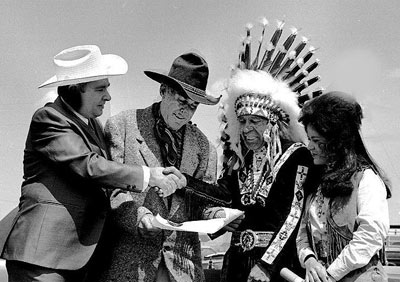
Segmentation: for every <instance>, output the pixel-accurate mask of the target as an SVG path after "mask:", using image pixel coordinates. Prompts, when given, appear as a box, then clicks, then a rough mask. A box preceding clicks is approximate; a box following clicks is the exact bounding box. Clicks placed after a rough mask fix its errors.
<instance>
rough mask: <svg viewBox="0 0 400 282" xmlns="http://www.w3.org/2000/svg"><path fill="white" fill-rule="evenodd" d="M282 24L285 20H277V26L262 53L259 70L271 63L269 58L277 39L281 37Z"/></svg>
mask: <svg viewBox="0 0 400 282" xmlns="http://www.w3.org/2000/svg"><path fill="white" fill-rule="evenodd" d="M284 24H285V22H283V21H277V28H276V30H275V32H274V34H273V35H272V37H271V40H270V42H269V43H268V46H267V49H266V51H265V53H264V56H263V59H262V60H261V64H260V66H261V67H260V69H261V70H266V69H267V68H268V67H269V65H270V64H271V58H272V55H273V54H274V52H275V48H276V44H277V43H278V41H279V39H280V38H281V35H282V29H283V26H284Z"/></svg>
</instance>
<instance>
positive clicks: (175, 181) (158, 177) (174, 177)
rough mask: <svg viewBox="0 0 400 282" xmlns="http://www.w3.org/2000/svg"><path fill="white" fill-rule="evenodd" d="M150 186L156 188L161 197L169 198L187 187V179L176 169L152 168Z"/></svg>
mask: <svg viewBox="0 0 400 282" xmlns="http://www.w3.org/2000/svg"><path fill="white" fill-rule="evenodd" d="M149 185H150V186H152V187H155V191H156V192H157V193H158V195H159V196H160V197H168V196H169V195H171V194H173V193H174V192H175V191H176V190H177V189H181V188H183V187H185V186H186V185H187V182H186V177H185V176H184V175H183V174H182V173H181V172H180V171H179V170H178V169H177V168H175V167H173V166H171V167H167V168H162V167H153V168H150V181H149Z"/></svg>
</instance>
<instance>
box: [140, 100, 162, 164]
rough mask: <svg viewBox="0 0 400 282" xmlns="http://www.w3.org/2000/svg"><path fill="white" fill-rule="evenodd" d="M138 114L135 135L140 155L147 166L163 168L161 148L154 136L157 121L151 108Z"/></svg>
mask: <svg viewBox="0 0 400 282" xmlns="http://www.w3.org/2000/svg"><path fill="white" fill-rule="evenodd" d="M141 111H143V112H141ZM137 112H138V114H137V115H136V116H135V117H134V118H135V119H136V125H137V127H134V128H133V133H134V136H136V140H137V142H138V143H139V153H140V155H141V156H142V158H143V160H144V162H145V164H146V165H147V166H149V167H154V166H163V163H162V161H160V160H162V158H161V151H160V147H159V145H158V143H157V139H156V136H155V135H154V124H155V120H154V117H153V114H152V113H151V107H148V108H146V109H140V110H137Z"/></svg>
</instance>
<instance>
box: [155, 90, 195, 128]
mask: <svg viewBox="0 0 400 282" xmlns="http://www.w3.org/2000/svg"><path fill="white" fill-rule="evenodd" d="M160 92H161V96H162V101H161V105H160V111H161V115H162V117H163V118H164V121H165V123H166V124H167V125H168V127H169V128H171V129H172V130H178V129H180V128H181V127H182V126H184V125H185V124H187V123H188V122H189V121H190V119H191V118H192V116H193V115H194V113H195V112H196V109H197V106H198V105H199V103H198V102H195V101H193V100H191V99H189V98H186V97H183V96H182V95H180V94H179V91H178V90H175V89H174V88H172V87H169V86H167V85H165V86H162V87H161V90H160Z"/></svg>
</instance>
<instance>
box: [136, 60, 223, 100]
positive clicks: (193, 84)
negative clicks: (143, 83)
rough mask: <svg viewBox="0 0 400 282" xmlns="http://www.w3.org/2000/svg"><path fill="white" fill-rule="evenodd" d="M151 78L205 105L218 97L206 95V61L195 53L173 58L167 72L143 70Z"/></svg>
mask: <svg viewBox="0 0 400 282" xmlns="http://www.w3.org/2000/svg"><path fill="white" fill-rule="evenodd" d="M144 73H145V74H146V75H147V76H148V77H150V78H151V79H153V80H155V81H157V82H159V83H166V84H168V85H170V86H172V87H173V88H175V89H178V90H179V91H182V93H183V94H184V95H185V94H186V95H187V96H188V97H189V98H190V99H192V100H193V101H196V102H199V103H201V104H206V105H215V104H217V103H218V102H219V99H220V98H215V97H213V96H210V95H207V94H206V92H205V90H206V86H207V80H208V66H207V63H206V61H205V60H204V59H203V58H202V57H201V56H199V55H198V54H196V53H186V54H183V55H181V56H179V57H178V58H176V59H175V60H174V62H173V63H172V66H171V69H170V70H169V73H168V74H163V73H160V72H156V71H145V72H144Z"/></svg>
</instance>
